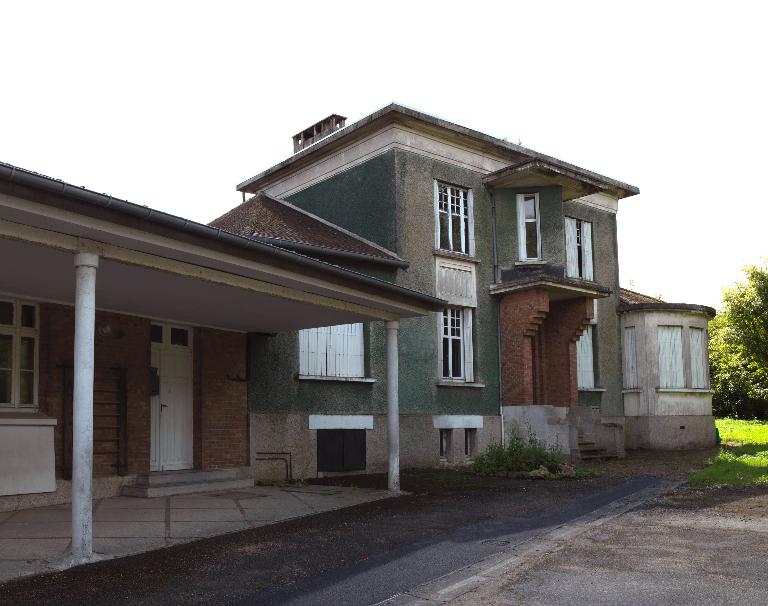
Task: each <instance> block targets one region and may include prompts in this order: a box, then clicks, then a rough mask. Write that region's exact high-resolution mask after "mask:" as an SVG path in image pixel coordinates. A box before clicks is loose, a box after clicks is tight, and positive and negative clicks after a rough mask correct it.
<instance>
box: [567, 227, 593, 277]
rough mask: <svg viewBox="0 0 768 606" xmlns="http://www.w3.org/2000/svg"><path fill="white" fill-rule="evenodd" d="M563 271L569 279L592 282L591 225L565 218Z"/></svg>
mask: <svg viewBox="0 0 768 606" xmlns="http://www.w3.org/2000/svg"><path fill="white" fill-rule="evenodd" d="M565 269H566V274H567V276H568V277H569V278H581V279H583V280H594V279H595V278H594V271H593V268H592V224H591V223H590V222H589V221H582V220H581V219H572V218H571V217H566V218H565Z"/></svg>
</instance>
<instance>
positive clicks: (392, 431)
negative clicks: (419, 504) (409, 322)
mask: <svg viewBox="0 0 768 606" xmlns="http://www.w3.org/2000/svg"><path fill="white" fill-rule="evenodd" d="M386 327H387V443H388V446H389V474H388V476H387V480H388V486H387V487H388V489H389V491H390V492H391V493H393V494H398V493H399V492H400V401H399V399H398V397H399V396H398V381H399V377H398V355H397V332H398V329H399V328H400V322H398V321H397V320H394V321H389V322H387V323H386Z"/></svg>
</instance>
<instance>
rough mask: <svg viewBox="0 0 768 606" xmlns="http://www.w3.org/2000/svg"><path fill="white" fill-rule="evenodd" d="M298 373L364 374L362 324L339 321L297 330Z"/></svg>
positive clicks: (354, 375) (319, 375) (316, 374)
mask: <svg viewBox="0 0 768 606" xmlns="http://www.w3.org/2000/svg"><path fill="white" fill-rule="evenodd" d="M299 374H300V375H305V376H316V377H339V378H362V377H364V376H365V347H364V336H363V325H362V324H340V325H338V326H323V327H321V328H308V329H305V330H300V331H299Z"/></svg>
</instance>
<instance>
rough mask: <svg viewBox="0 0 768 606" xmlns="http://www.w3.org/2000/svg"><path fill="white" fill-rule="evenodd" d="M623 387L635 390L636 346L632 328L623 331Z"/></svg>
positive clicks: (633, 328)
mask: <svg viewBox="0 0 768 606" xmlns="http://www.w3.org/2000/svg"><path fill="white" fill-rule="evenodd" d="M624 387H625V388H626V389H637V345H636V342H635V327H634V326H627V327H626V328H625V329H624Z"/></svg>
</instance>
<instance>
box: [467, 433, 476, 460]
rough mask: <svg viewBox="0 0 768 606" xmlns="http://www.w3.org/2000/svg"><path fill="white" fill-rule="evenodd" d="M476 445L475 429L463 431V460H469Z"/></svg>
mask: <svg viewBox="0 0 768 606" xmlns="http://www.w3.org/2000/svg"><path fill="white" fill-rule="evenodd" d="M476 443H477V429H465V430H464V459H465V460H469V459H471V458H472V455H473V454H474V452H475V444H476Z"/></svg>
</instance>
